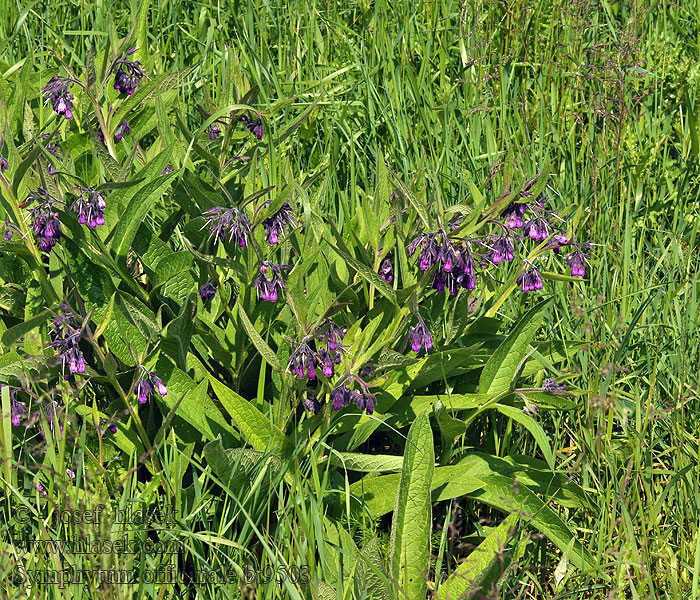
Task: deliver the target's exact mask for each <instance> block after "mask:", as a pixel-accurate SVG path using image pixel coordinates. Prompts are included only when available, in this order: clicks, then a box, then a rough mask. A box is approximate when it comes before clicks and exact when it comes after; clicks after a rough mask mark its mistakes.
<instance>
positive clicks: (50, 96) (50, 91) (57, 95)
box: [43, 75, 75, 121]
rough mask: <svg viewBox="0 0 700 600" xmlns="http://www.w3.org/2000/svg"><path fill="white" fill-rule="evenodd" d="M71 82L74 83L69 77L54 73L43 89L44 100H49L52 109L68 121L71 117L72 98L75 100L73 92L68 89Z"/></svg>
mask: <svg viewBox="0 0 700 600" xmlns="http://www.w3.org/2000/svg"><path fill="white" fill-rule="evenodd" d="M71 83H74V80H73V79H70V78H69V77H61V76H60V75H54V76H53V77H52V78H51V79H50V80H49V82H48V83H47V84H46V85H45V86H44V89H43V91H44V94H46V102H47V103H48V102H51V107H52V108H53V110H54V111H55V112H56V113H57V114H59V115H63V116H64V117H65V118H66V119H68V120H69V121H70V120H71V119H72V118H73V100H75V97H74V96H73V94H71V93H70V92H69V91H68V86H69V85H70V84H71Z"/></svg>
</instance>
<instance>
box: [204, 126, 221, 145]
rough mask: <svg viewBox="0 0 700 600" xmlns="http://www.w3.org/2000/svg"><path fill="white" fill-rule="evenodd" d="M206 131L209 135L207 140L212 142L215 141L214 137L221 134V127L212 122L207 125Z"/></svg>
mask: <svg viewBox="0 0 700 600" xmlns="http://www.w3.org/2000/svg"><path fill="white" fill-rule="evenodd" d="M206 132H207V135H208V136H209V141H210V142H214V141H216V138H218V137H219V136H220V135H221V127H220V126H219V125H217V124H216V123H212V124H211V125H209V127H207V129H206Z"/></svg>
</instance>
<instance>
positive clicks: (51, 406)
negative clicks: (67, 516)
mask: <svg viewBox="0 0 700 600" xmlns="http://www.w3.org/2000/svg"><path fill="white" fill-rule="evenodd" d="M44 415H45V416H46V422H47V423H48V425H49V431H51V434H52V435H56V424H58V430H59V431H60V434H61V435H63V423H62V422H61V419H60V418H59V416H58V402H56V401H55V400H52V401H51V402H49V403H48V404H47V405H46V407H45V408H44ZM40 418H41V409H40V410H37V411H36V412H34V413H32V414H31V416H30V417H29V420H30V422H31V421H33V422H36V421H38V420H39V419H40ZM39 437H40V438H41V439H42V440H45V439H46V433H45V432H44V428H43V427H41V426H39ZM37 489H40V490H41V489H43V488H41V484H39V488H37ZM44 495H46V494H44Z"/></svg>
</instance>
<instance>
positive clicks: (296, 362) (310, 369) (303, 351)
mask: <svg viewBox="0 0 700 600" xmlns="http://www.w3.org/2000/svg"><path fill="white" fill-rule="evenodd" d="M317 363H318V357H317V356H316V353H315V352H314V351H313V350H312V349H311V348H310V347H309V345H308V344H307V343H306V342H302V343H301V344H299V347H298V348H297V349H296V350H295V351H294V352H292V354H291V356H290V357H289V362H288V364H287V370H288V371H290V372H291V373H294V375H296V376H297V377H298V378H299V379H303V378H304V377H308V378H309V379H316V365H317Z"/></svg>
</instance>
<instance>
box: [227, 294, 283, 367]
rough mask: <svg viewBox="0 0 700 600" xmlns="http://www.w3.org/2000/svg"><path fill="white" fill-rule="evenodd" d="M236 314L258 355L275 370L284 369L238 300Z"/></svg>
mask: <svg viewBox="0 0 700 600" xmlns="http://www.w3.org/2000/svg"><path fill="white" fill-rule="evenodd" d="M238 315H239V316H240V318H241V324H242V325H243V328H244V329H245V330H246V332H247V333H248V337H249V338H250V341H251V342H253V345H254V346H255V347H256V348H257V350H258V352H260V356H262V357H263V358H264V359H265V361H266V362H267V364H268V365H270V366H271V367H272V368H273V369H274V370H275V371H278V372H282V371H283V370H284V367H283V366H282V363H280V361H279V359H278V358H277V355H276V354H275V353H274V351H273V350H272V348H270V346H268V345H267V343H266V342H265V340H264V339H262V336H261V335H260V334H259V333H258V330H257V329H255V325H253V324H252V323H251V321H250V319H249V318H248V315H247V314H246V312H245V310H243V306H242V305H241V303H240V302H239V303H238Z"/></svg>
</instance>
